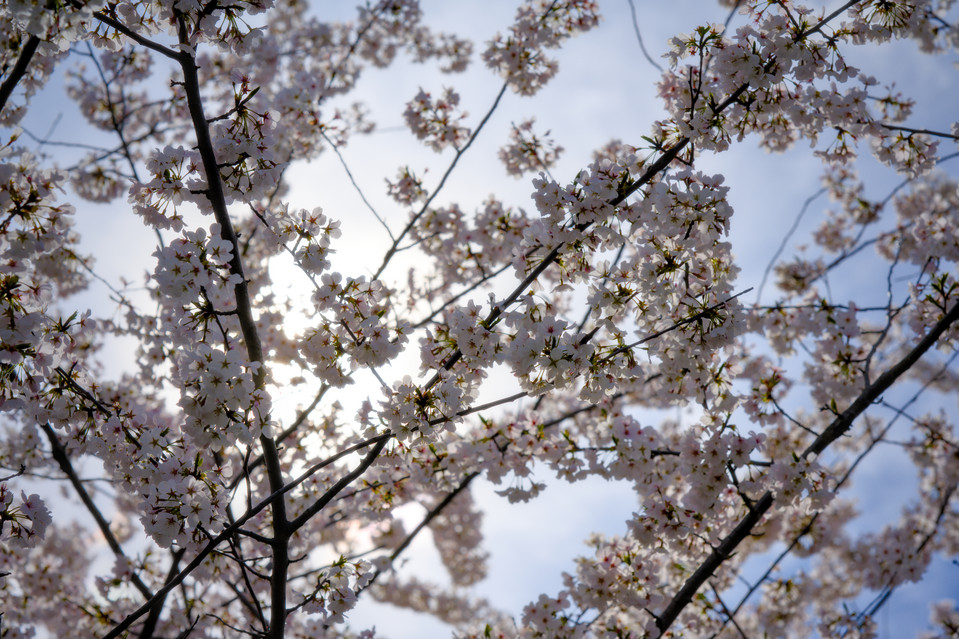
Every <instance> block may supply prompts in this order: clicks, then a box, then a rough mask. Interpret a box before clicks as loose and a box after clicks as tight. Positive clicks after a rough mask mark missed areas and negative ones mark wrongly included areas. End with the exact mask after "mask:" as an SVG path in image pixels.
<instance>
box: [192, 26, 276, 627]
mask: <svg viewBox="0 0 959 639" xmlns="http://www.w3.org/2000/svg"><path fill="white" fill-rule="evenodd" d="M179 23H180V24H179V34H180V44H181V46H182V47H183V49H184V51H182V52H181V53H179V54H177V61H178V62H179V63H180V68H181V69H182V70H183V88H184V90H185V92H186V96H187V104H188V105H189V109H190V117H191V118H192V120H193V128H194V130H195V132H196V138H197V149H198V150H199V152H200V158H201V159H202V162H203V170H204V172H205V173H206V177H207V191H206V196H207V199H208V200H209V202H210V205H211V206H212V208H213V215H214V217H215V218H216V221H217V223H218V224H219V225H220V234H221V236H222V237H223V239H225V240H226V241H227V242H229V243H230V245H231V247H232V249H233V254H232V257H231V258H230V272H231V273H233V274H236V275H239V276H240V281H239V282H238V283H237V284H236V285H235V287H234V295H235V298H236V309H237V317H238V319H239V322H240V330H241V331H242V332H243V340H244V343H245V344H246V350H247V355H248V357H249V360H250V362H251V363H253V362H255V363H258V365H259V367H258V368H257V369H256V372H255V373H254V377H253V379H254V383H255V386H256V389H257V390H261V389H263V387H264V382H265V379H266V362H265V360H264V357H263V348H262V346H261V344H260V336H259V334H258V333H257V329H256V322H255V320H254V319H253V310H252V304H251V301H250V292H249V288H248V286H247V281H246V277H245V276H244V274H243V264H242V262H241V258H240V246H239V243H238V242H237V237H236V232H235V231H234V230H233V222H232V221H231V220H230V214H229V211H228V210H227V206H226V198H225V197H224V193H223V183H222V181H221V180H220V171H219V167H218V163H217V159H216V154H215V152H214V150H213V141H212V140H211V138H210V130H209V128H208V123H207V119H206V115H205V114H204V112H203V101H202V99H201V97H200V81H199V77H198V75H197V67H196V63H195V61H194V59H193V55H192V54H190V53H189V51H190V48H189V46H188V45H189V38H188V35H187V30H186V24H185V23H184V21H183V19H182V17H180V18H179ZM260 446H261V448H262V449H263V458H264V460H265V462H266V469H267V476H268V478H269V482H270V489H271V490H272V491H273V492H274V493H275V492H277V491H279V490H282V488H283V471H282V469H281V468H280V458H279V453H278V452H277V449H276V444H275V443H274V441H273V440H272V439H271V438H269V437H265V436H264V437H260ZM272 510H273V527H274V539H273V574H272V583H271V587H272V597H273V600H272V611H271V612H272V618H271V621H270V637H271V638H272V639H280V638H281V637H282V636H283V626H284V624H285V621H286V581H287V579H286V578H287V571H288V568H289V553H288V549H289V536H290V532H289V531H288V523H289V522H288V521H287V518H286V505H285V503H284V500H283V499H282V498H280V499H277V500H276V501H275V502H274V503H273V506H272Z"/></svg>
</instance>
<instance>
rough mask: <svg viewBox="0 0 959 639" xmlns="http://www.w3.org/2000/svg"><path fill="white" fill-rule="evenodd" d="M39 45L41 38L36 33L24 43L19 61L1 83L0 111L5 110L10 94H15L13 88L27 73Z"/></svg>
mask: <svg viewBox="0 0 959 639" xmlns="http://www.w3.org/2000/svg"><path fill="white" fill-rule="evenodd" d="M39 46H40V38H38V37H37V36H35V35H31V36H30V37H29V38H27V43H26V44H24V45H23V49H21V51H20V57H18V58H17V63H16V64H14V65H13V68H12V69H11V70H10V75H8V76H7V78H6V79H5V80H4V81H3V83H2V84H0V111H3V107H5V106H6V105H7V100H9V99H10V96H11V95H13V90H14V89H15V88H16V87H17V83H19V82H20V80H22V79H23V76H24V75H25V74H26V73H27V67H29V66H30V60H31V59H33V55H34V54H35V53H36V52H37V47H39Z"/></svg>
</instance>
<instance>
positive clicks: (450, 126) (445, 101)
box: [403, 88, 470, 153]
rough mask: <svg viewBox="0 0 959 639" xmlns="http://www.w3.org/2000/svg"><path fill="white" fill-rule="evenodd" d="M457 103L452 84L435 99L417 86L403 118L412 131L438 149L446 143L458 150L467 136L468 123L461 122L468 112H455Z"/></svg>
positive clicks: (438, 150) (456, 95)
mask: <svg viewBox="0 0 959 639" xmlns="http://www.w3.org/2000/svg"><path fill="white" fill-rule="evenodd" d="M459 103H460V96H459V93H457V92H456V91H454V90H453V89H451V88H446V89H444V90H443V94H442V96H441V97H439V98H437V99H435V100H434V99H433V96H432V95H430V94H429V93H428V92H426V91H424V90H422V89H420V91H419V93H417V94H416V96H415V97H414V98H413V99H412V100H410V101H409V102H407V104H406V110H405V111H403V118H404V119H405V120H406V126H408V127H409V128H410V131H412V132H413V135H415V136H416V137H417V139H419V140H423V141H424V143H425V144H426V145H427V146H428V147H430V148H431V149H433V150H434V151H436V152H437V153H439V152H440V151H442V150H443V149H445V148H446V147H448V146H451V147H453V148H454V149H456V150H457V151H458V150H460V149H461V148H462V147H463V145H464V144H465V143H466V141H467V140H468V139H469V136H470V129H469V127H467V126H464V125H463V124H460V121H461V120H463V119H465V118H466V116H467V114H466V113H465V112H462V113H460V112H458V109H457V107H458V106H459Z"/></svg>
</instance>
